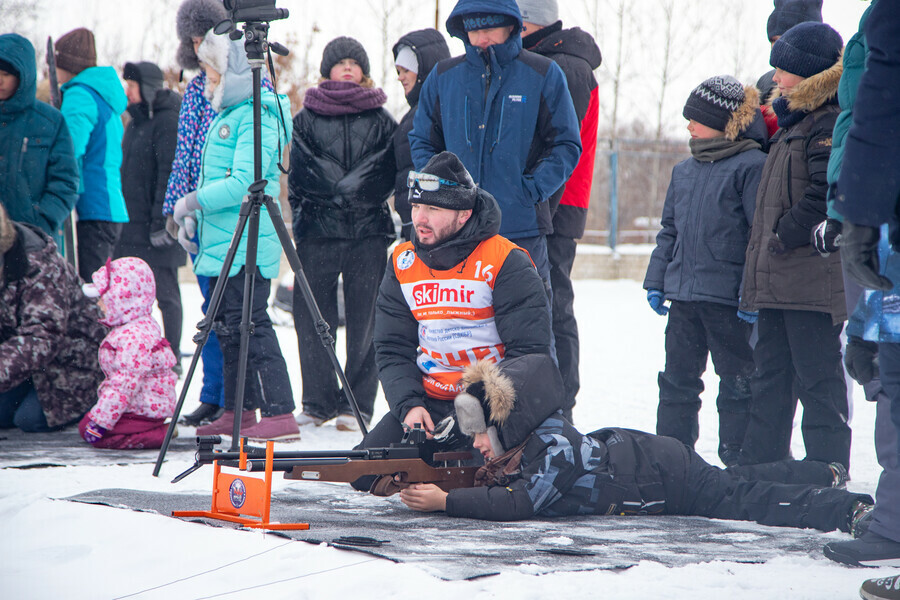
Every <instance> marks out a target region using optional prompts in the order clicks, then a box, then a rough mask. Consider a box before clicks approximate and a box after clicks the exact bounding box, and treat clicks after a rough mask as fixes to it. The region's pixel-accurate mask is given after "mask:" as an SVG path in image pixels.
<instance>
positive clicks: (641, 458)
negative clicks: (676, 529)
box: [400, 355, 872, 532]
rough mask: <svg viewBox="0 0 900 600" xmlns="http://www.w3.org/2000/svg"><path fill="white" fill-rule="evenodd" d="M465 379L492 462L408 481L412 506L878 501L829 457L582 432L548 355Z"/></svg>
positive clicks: (815, 522) (603, 507) (852, 507)
mask: <svg viewBox="0 0 900 600" xmlns="http://www.w3.org/2000/svg"><path fill="white" fill-rule="evenodd" d="M464 382H465V383H466V392H465V393H462V394H460V395H459V396H457V398H456V400H455V406H456V415H457V420H458V423H459V426H460V429H461V430H462V432H463V433H465V434H467V435H472V436H474V446H475V448H477V449H479V450H481V452H482V454H484V456H485V458H486V459H488V462H487V464H486V465H485V466H484V467H482V468H481V469H479V471H478V474H477V475H476V478H475V479H476V487H472V488H459V489H455V490H451V491H450V492H449V493H448V492H444V491H443V490H441V489H440V488H438V487H437V486H435V485H433V484H415V485H411V486H409V487H407V488H405V489H402V490H401V491H400V499H401V500H402V501H403V502H404V503H405V504H406V505H407V506H409V507H410V508H412V509H414V510H419V511H435V510H444V511H446V512H447V514H448V515H450V516H454V517H468V518H475V519H487V520H494V521H513V520H518V519H527V518H529V517H532V516H538V515H540V516H545V517H554V516H565V515H585V514H597V515H653V514H667V515H696V516H705V517H710V518H717V519H734V520H748V521H757V522H759V523H762V524H764V525H777V526H790V527H813V528H816V529H821V530H822V531H831V530H834V529H840V530H841V531H846V532H850V531H852V529H853V527H854V526H855V525H856V523H857V521H858V520H859V518H860V517H861V516H862V515H863V514H865V512H866V510H867V509H868V508H869V507H870V506H871V504H872V498H871V497H870V496H867V495H865V494H854V493H851V492H847V491H845V490H842V489H838V488H837V487H831V486H834V485H841V484H842V483H843V477H842V475H843V474H844V472H843V471H841V470H840V469H839V468H838V469H837V470H833V469H832V468H831V467H830V466H829V465H827V464H825V463H817V462H813V461H785V462H781V463H772V464H769V465H756V466H754V467H740V468H734V469H726V470H723V469H719V468H717V467H713V466H711V465H709V464H707V463H706V462H705V461H704V460H703V459H702V458H700V456H699V455H697V453H695V452H694V451H693V450H691V449H690V448H688V447H687V446H685V445H684V444H682V443H681V442H679V441H678V440H675V439H672V438H669V437H663V436H655V435H652V434H648V433H643V432H639V431H633V430H629V429H618V428H609V429H601V430H599V431H595V432H592V433H590V434H588V435H583V434H581V433H580V432H578V431H577V430H576V429H575V428H574V427H573V426H572V425H571V424H570V423H569V422H568V421H566V420H565V418H563V417H562V414H561V412H560V411H559V408H560V407H561V405H562V404H561V402H562V393H563V385H562V380H561V378H560V375H559V372H558V371H557V369H556V366H555V365H554V364H553V362H552V360H550V359H549V358H548V357H546V356H542V355H527V356H521V357H517V358H513V359H509V360H505V361H503V362H502V363H500V365H492V364H489V363H485V362H481V363H478V364H476V365H475V366H474V367H473V368H471V369H469V370H468V371H467V372H466V375H465V378H464Z"/></svg>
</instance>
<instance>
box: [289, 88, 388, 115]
mask: <svg viewBox="0 0 900 600" xmlns="http://www.w3.org/2000/svg"><path fill="white" fill-rule="evenodd" d="M385 102H387V96H386V95H385V93H384V92H383V91H382V90H381V89H380V88H364V87H362V86H360V85H358V84H356V83H353V82H352V81H332V80H330V79H329V80H327V81H323V82H322V83H320V84H319V85H318V86H317V87H314V88H309V89H308V90H306V95H305V96H304V97H303V106H304V107H305V108H308V109H309V110H311V111H313V112H315V113H318V114H320V115H325V116H326V117H337V116H339V115H354V114H357V113H361V112H363V111H365V110H372V109H373V108H378V107H380V106H382V105H383V104H384V103H385Z"/></svg>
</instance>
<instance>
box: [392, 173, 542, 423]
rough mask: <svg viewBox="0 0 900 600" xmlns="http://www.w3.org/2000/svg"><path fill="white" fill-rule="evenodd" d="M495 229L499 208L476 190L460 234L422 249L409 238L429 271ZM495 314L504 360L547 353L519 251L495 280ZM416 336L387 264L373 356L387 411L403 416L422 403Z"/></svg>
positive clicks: (536, 297) (450, 262)
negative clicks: (470, 214) (434, 245)
mask: <svg viewBox="0 0 900 600" xmlns="http://www.w3.org/2000/svg"><path fill="white" fill-rule="evenodd" d="M499 229H500V208H499V206H498V205H497V201H496V200H494V198H493V196H491V195H490V194H488V193H487V192H484V191H483V190H481V189H479V190H478V196H477V199H476V202H475V208H474V210H473V213H472V217H471V218H470V219H469V220H468V221H467V222H466V224H465V225H464V226H463V228H462V229H461V230H460V231H459V233H458V234H457V235H456V236H454V237H453V238H452V239H450V240H447V241H446V242H444V243H443V244H441V245H439V246H437V247H436V248H433V249H431V250H430V251H426V250H424V249H422V248H420V247H419V246H418V245H417V242H416V241H413V244H414V247H415V251H416V256H418V257H419V258H420V259H421V260H422V261H423V262H424V263H425V264H426V265H428V266H429V267H430V268H431V269H432V270H444V271H445V270H449V269H452V268H453V267H455V266H457V265H459V264H460V263H462V262H463V261H465V260H466V259H467V258H468V256H469V255H470V254H471V253H472V252H473V251H474V250H475V248H476V247H477V246H478V244H480V243H481V242H482V241H484V240H486V239H488V238H490V237H492V236H494V235H496V234H497V232H498V231H499ZM493 297H494V319H495V323H496V326H497V332H498V333H499V335H500V339H501V340H502V341H503V343H504V345H505V356H504V358H505V359H508V358H514V357H516V356H522V355H525V354H549V353H550V335H551V332H550V312H549V308H548V306H547V295H546V293H545V292H544V286H543V283H542V282H541V278H540V276H539V275H538V274H537V270H536V269H535V268H534V264H533V263H532V262H531V259H530V258H529V257H528V254H527V253H526V252H525V251H524V250H521V251H513V252H510V254H509V256H508V257H507V258H506V261H505V262H504V263H503V266H502V268H501V269H500V270H499V271H498V272H497V276H496V279H495V283H494V295H493ZM418 348H419V336H418V321H416V319H415V317H414V316H413V314H412V312H411V311H410V309H409V305H408V304H407V303H406V300H405V298H404V296H403V292H402V290H401V288H400V282H399V281H398V280H397V276H396V274H395V272H394V267H393V265H392V264H390V263H389V264H388V266H387V272H386V273H385V276H384V279H383V280H382V281H381V288H380V289H379V291H378V299H377V300H376V302H375V361H376V363H377V364H378V377H379V379H380V380H381V386H382V388H384V395H385V398H387V401H388V405H389V406H390V409H391V413H392V414H393V415H394V416H395V417H396V418H397V419H398V420H399V421H401V422H402V421H403V418H404V417H405V416H406V413H407V412H409V410H410V409H411V408H413V407H415V406H424V405H425V404H424V399H425V388H424V386H423V384H422V371H420V370H419V367H418V365H417V364H416V357H417V355H418Z"/></svg>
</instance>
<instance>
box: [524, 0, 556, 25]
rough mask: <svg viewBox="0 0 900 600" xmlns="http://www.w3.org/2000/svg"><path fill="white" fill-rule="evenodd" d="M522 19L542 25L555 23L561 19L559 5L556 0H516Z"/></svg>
mask: <svg viewBox="0 0 900 600" xmlns="http://www.w3.org/2000/svg"><path fill="white" fill-rule="evenodd" d="M516 1H517V3H518V5H519V12H521V13H522V21H527V22H528V23H534V24H535V25H540V26H541V27H546V26H547V25H553V24H554V23H556V22H557V21H559V6H558V5H557V4H556V0H516Z"/></svg>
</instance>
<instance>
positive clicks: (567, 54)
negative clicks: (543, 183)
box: [522, 21, 603, 239]
mask: <svg viewBox="0 0 900 600" xmlns="http://www.w3.org/2000/svg"><path fill="white" fill-rule="evenodd" d="M522 46H523V47H524V48H525V49H527V50H530V51H531V52H534V53H535V54H540V55H541V56H546V57H547V58H549V59H550V60H552V61H553V62H555V63H556V64H558V65H559V68H560V69H562V72H563V73H564V74H565V75H566V84H567V85H568V87H569V94H571V96H572V103H573V104H574V105H575V115H576V116H577V117H578V126H579V129H580V131H581V145H582V152H581V158H580V159H579V160H578V166H576V167H575V170H574V171H573V172H572V176H571V177H569V180H568V181H567V182H566V185H565V186H563V187H562V188H560V189H559V190H558V191H557V192H556V193H555V194H553V195H552V196H551V197H550V200H549V204H550V217H551V218H552V221H553V226H552V228H551V227H549V226H548V224H547V223H546V217H547V215H546V213H542V212H541V211H538V218H539V219H540V222H541V231H543V232H549V231H551V230H552V232H553V233H555V234H557V235H563V236H566V237H570V238H575V239H577V238H580V237H581V236H582V235H584V227H585V224H586V222H587V210H588V208H587V207H588V202H589V201H590V192H591V183H592V182H593V177H594V155H595V151H596V146H597V125H598V112H599V104H598V96H597V79H596V78H595V77H594V70H595V69H597V68H599V67H600V64H601V62H602V60H603V58H602V56H601V54H600V48H598V47H597V43H596V42H595V41H594V38H592V37H591V35H590V34H589V33H587V32H585V31H582V30H581V29H579V28H578V27H572V28H570V29H563V28H562V21H557V22H556V23H554V24H552V25H549V26H547V27H544V28H543V29H540V30H538V31H536V32H534V33H532V34H531V35H528V36H526V37H524V38H522ZM567 187H568V188H570V189H567Z"/></svg>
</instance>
